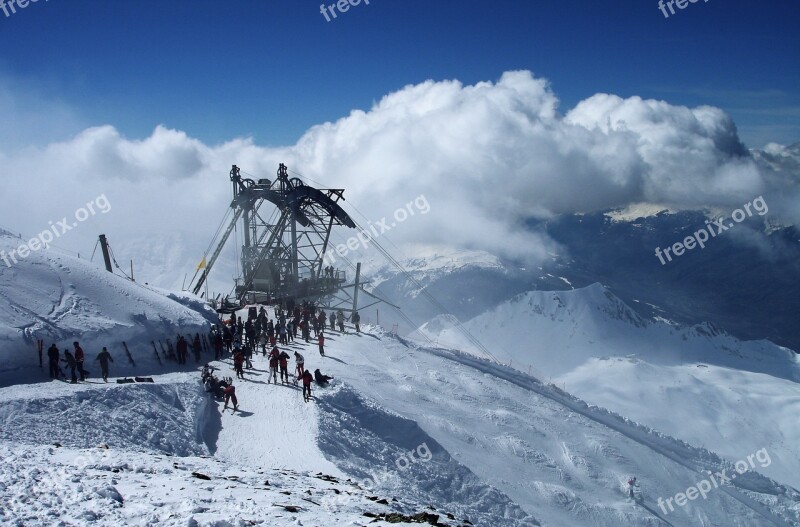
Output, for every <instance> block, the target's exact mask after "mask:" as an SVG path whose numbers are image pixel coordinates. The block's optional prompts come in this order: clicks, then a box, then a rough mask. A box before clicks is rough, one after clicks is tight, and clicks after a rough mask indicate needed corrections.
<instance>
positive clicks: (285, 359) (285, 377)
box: [278, 351, 289, 384]
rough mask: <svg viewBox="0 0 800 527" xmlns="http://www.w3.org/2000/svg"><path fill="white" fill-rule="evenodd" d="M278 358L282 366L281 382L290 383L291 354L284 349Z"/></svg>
mask: <svg viewBox="0 0 800 527" xmlns="http://www.w3.org/2000/svg"><path fill="white" fill-rule="evenodd" d="M278 359H279V362H280V367H281V382H285V383H286V384H289V354H288V353H286V352H285V351H282V352H281V354H280V355H279V356H278Z"/></svg>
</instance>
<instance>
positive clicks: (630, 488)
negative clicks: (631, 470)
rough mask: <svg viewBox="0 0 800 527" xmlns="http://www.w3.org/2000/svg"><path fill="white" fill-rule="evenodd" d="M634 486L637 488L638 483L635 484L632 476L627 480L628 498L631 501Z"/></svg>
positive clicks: (634, 477) (634, 478)
mask: <svg viewBox="0 0 800 527" xmlns="http://www.w3.org/2000/svg"><path fill="white" fill-rule="evenodd" d="M636 486H638V483H637V482H636V476H633V477H631V478H630V479H629V480H628V496H629V497H630V498H631V499H633V497H634V496H633V489H634V487H636Z"/></svg>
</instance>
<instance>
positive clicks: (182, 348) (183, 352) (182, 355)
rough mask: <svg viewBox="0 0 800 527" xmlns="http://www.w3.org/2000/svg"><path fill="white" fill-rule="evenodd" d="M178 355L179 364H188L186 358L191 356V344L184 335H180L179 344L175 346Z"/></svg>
mask: <svg viewBox="0 0 800 527" xmlns="http://www.w3.org/2000/svg"><path fill="white" fill-rule="evenodd" d="M175 348H176V351H177V353H178V364H186V357H187V356H188V355H189V343H188V342H186V339H185V338H184V337H183V335H178V342H177V344H175Z"/></svg>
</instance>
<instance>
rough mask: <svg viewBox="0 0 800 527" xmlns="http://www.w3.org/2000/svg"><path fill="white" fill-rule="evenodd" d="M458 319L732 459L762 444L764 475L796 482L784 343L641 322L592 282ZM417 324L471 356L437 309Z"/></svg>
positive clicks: (793, 364)
mask: <svg viewBox="0 0 800 527" xmlns="http://www.w3.org/2000/svg"><path fill="white" fill-rule="evenodd" d="M465 327H466V328H467V329H468V330H469V331H470V332H471V333H472V334H473V335H476V336H478V338H479V339H480V340H481V341H482V342H484V343H485V344H486V345H488V346H489V347H490V348H491V350H492V353H493V354H494V355H495V356H497V357H498V358H499V359H500V360H502V361H504V362H506V363H509V361H510V363H511V364H512V366H514V367H516V368H518V369H520V370H522V371H525V372H528V371H530V372H532V373H533V374H534V375H536V376H538V377H540V378H542V379H543V380H546V381H550V382H553V383H555V384H557V385H558V386H561V387H562V388H564V387H565V388H566V390H568V391H569V392H570V393H574V394H575V395H577V396H579V397H581V398H583V399H585V400H586V401H589V402H591V403H592V404H597V405H599V406H603V407H605V408H609V409H611V410H613V411H615V412H618V413H620V414H622V415H625V416H626V417H629V418H631V419H633V420H635V421H637V422H640V423H643V424H647V425H648V426H651V427H653V428H655V429H657V430H660V431H662V432H665V433H668V434H670V435H673V436H675V437H678V438H681V439H683V440H685V441H688V442H690V443H692V444H694V445H698V446H705V447H707V448H709V449H711V450H713V451H715V452H717V453H719V454H721V455H723V456H725V457H726V458H727V459H728V460H730V461H732V462H735V461H737V460H739V459H741V457H742V456H746V455H747V454H749V453H751V452H755V451H757V450H759V449H762V448H767V449H768V451H769V452H770V453H771V456H772V459H773V462H772V464H771V465H770V466H769V467H766V468H765V469H764V472H765V474H768V475H770V476H772V477H774V478H776V479H778V480H780V481H784V482H786V483H789V484H792V485H794V486H796V487H798V486H800V455H799V454H800V450H798V448H800V447H798V445H800V424H799V423H798V421H797V417H796V416H797V415H798V412H800V385H798V381H800V365H799V364H798V358H797V356H796V355H795V354H794V353H793V352H792V351H790V350H787V349H785V348H782V347H780V346H776V345H774V344H772V343H770V342H768V341H752V342H743V341H739V340H737V339H735V338H733V337H731V336H729V335H726V334H724V333H722V332H718V331H715V330H714V329H713V328H711V327H710V326H707V325H700V326H695V327H692V328H683V327H678V326H676V325H674V324H670V323H669V322H667V321H663V320H662V321H657V322H652V321H646V320H644V319H642V318H640V317H639V316H638V315H636V313H635V312H634V311H633V310H631V309H630V308H629V307H628V306H626V305H625V304H624V303H623V302H622V301H620V300H619V299H618V298H616V297H614V296H613V295H612V294H611V293H609V292H608V291H607V290H606V289H605V288H603V287H602V286H600V285H597V284H596V285H593V286H591V287H588V288H584V289H581V290H576V291H564V292H530V293H526V294H524V295H521V296H519V297H517V298H515V299H514V300H512V301H510V302H507V303H505V304H502V305H500V306H498V307H496V308H494V309H492V310H490V311H488V312H487V313H485V314H483V315H480V316H478V317H476V318H475V319H473V320H470V321H469V322H467V323H466V324H465ZM421 332H424V333H425V334H426V335H427V336H428V338H431V339H434V340H435V341H436V342H437V343H439V344H442V345H451V346H455V347H458V348H461V349H468V350H472V351H473V352H475V353H478V354H480V352H479V350H476V349H475V348H474V346H472V345H471V344H470V343H469V342H468V341H467V340H466V339H465V338H464V336H463V334H462V333H461V332H460V331H459V330H458V329H457V328H456V327H454V324H453V322H452V320H450V319H448V318H447V317H439V318H437V319H435V320H432V321H431V322H429V323H428V324H427V325H425V326H423V327H422V328H421ZM418 336H419V334H418Z"/></svg>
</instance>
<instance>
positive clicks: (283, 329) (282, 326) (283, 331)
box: [278, 322, 289, 346]
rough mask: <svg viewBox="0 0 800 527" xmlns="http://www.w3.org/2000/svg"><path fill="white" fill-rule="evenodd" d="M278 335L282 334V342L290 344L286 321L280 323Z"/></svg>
mask: <svg viewBox="0 0 800 527" xmlns="http://www.w3.org/2000/svg"><path fill="white" fill-rule="evenodd" d="M278 335H279V336H280V342H281V344H283V345H284V346H286V345H287V344H289V342H288V340H287V339H286V322H281V323H280V324H279V325H278Z"/></svg>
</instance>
